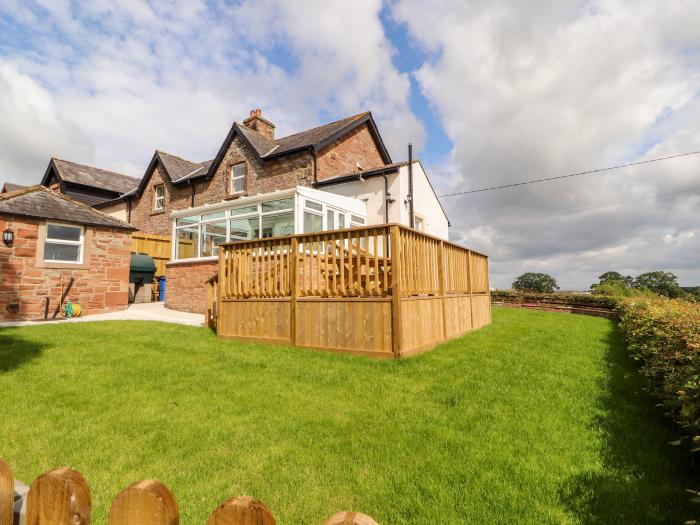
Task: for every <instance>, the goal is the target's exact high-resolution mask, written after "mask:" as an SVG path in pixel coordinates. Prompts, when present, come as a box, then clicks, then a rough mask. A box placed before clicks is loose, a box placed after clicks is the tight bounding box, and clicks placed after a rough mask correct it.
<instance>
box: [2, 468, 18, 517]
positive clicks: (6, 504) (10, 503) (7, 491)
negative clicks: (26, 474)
mask: <svg viewBox="0 0 700 525" xmlns="http://www.w3.org/2000/svg"><path fill="white" fill-rule="evenodd" d="M14 492H15V482H14V478H13V477H12V471H11V470H10V467H9V465H8V464H7V463H5V461H3V460H2V459H0V525H12V520H13V514H14Z"/></svg>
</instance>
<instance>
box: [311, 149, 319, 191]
mask: <svg viewBox="0 0 700 525" xmlns="http://www.w3.org/2000/svg"><path fill="white" fill-rule="evenodd" d="M311 154H312V155H313V157H314V183H316V182H318V157H317V156H316V150H315V149H313V148H311Z"/></svg>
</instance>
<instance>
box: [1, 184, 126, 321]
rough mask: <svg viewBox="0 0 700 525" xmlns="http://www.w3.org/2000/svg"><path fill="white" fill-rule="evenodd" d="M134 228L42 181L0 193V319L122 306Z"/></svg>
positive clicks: (24, 317)
mask: <svg viewBox="0 0 700 525" xmlns="http://www.w3.org/2000/svg"><path fill="white" fill-rule="evenodd" d="M134 229H135V228H133V227H132V226H131V225H129V224H128V223H126V222H124V221H121V220H119V219H116V218H114V217H111V216H109V215H106V214H104V213H102V212H100V211H98V210H95V209H94V208H91V207H90V206H87V205H86V204H83V203H81V202H78V201H76V200H74V199H72V198H70V197H67V196H65V195H61V194H59V193H57V192H55V191H52V190H49V189H47V188H46V187H44V186H40V185H37V186H30V187H27V188H22V189H19V190H17V191H10V192H6V193H2V194H0V234H2V239H3V240H2V244H0V276H2V279H1V280H0V321H17V320H28V319H43V318H45V317H49V318H51V317H53V316H54V313H55V312H58V311H59V310H60V307H61V304H62V303H63V302H64V301H71V302H79V303H80V304H81V307H82V310H83V313H84V314H92V313H103V312H110V311H115V310H121V309H124V308H126V307H127V304H128V281H129V266H130V257H131V233H132V231H133V230H134ZM59 315H60V313H59Z"/></svg>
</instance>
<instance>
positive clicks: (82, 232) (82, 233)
mask: <svg viewBox="0 0 700 525" xmlns="http://www.w3.org/2000/svg"><path fill="white" fill-rule="evenodd" d="M49 226H62V227H67V228H74V229H79V230H80V240H78V241H69V240H67V239H53V238H51V237H49ZM47 243H49V244H63V245H67V246H78V260H77V261H65V260H63V259H47V258H46V244H47ZM84 253H85V228H84V227H83V226H78V225H75V224H66V223H62V222H47V223H46V238H45V239H44V256H43V259H44V262H45V263H62V264H64V263H65V264H83V254H84Z"/></svg>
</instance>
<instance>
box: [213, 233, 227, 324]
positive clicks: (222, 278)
mask: <svg viewBox="0 0 700 525" xmlns="http://www.w3.org/2000/svg"><path fill="white" fill-rule="evenodd" d="M228 250H229V247H228V246H222V247H220V248H219V286H218V296H219V297H218V306H219V316H218V317H217V319H216V335H217V336H221V324H222V323H221V312H222V311H223V308H222V306H223V301H222V299H223V298H224V289H225V288H226V283H227V280H226V279H227V278H226V252H227V251H228ZM216 291H217V290H216V289H215V292H216Z"/></svg>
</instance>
